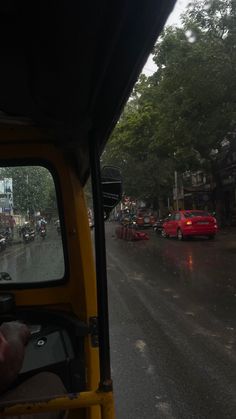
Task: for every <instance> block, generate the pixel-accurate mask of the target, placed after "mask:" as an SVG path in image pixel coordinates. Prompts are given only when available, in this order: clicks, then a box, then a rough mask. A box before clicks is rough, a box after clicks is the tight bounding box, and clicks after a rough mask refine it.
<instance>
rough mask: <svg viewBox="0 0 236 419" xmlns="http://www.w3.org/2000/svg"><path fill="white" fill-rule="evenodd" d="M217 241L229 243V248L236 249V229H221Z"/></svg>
mask: <svg viewBox="0 0 236 419" xmlns="http://www.w3.org/2000/svg"><path fill="white" fill-rule="evenodd" d="M216 239H218V240H219V241H221V242H226V243H228V245H229V246H232V247H235V249H236V227H223V228H221V229H219V231H218V233H217V235H216Z"/></svg>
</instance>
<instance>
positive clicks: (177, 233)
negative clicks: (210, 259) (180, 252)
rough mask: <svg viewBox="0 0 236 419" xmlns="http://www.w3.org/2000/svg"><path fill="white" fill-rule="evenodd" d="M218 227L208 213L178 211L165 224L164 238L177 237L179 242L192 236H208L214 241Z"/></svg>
mask: <svg viewBox="0 0 236 419" xmlns="http://www.w3.org/2000/svg"><path fill="white" fill-rule="evenodd" d="M217 230H218V227H217V222H216V219H215V218H214V217H212V216H211V215H210V214H209V213H208V212H206V211H200V210H182V211H176V212H174V213H173V214H171V216H170V217H169V219H168V220H167V221H165V223H164V224H163V230H162V235H163V236H164V237H177V238H178V239H179V240H184V239H185V238H190V237H192V236H207V237H208V238H209V239H214V237H215V235H216V233H217Z"/></svg>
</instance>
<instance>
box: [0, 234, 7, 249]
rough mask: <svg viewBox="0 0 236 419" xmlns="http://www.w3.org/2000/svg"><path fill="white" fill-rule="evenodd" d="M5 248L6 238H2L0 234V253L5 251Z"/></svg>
mask: <svg viewBox="0 0 236 419" xmlns="http://www.w3.org/2000/svg"><path fill="white" fill-rule="evenodd" d="M6 246H7V243H6V238H5V237H4V235H3V234H0V251H1V252H2V251H3V250H5V249H6Z"/></svg>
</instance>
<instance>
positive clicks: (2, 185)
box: [0, 180, 5, 194]
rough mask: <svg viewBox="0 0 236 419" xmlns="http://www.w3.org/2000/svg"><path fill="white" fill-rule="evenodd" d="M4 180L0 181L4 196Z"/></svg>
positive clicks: (1, 191)
mask: <svg viewBox="0 0 236 419" xmlns="http://www.w3.org/2000/svg"><path fill="white" fill-rule="evenodd" d="M4 185H5V184H4V180H0V194H4V192H5V187H4Z"/></svg>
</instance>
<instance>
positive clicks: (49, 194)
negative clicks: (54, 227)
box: [0, 166, 57, 214]
mask: <svg viewBox="0 0 236 419" xmlns="http://www.w3.org/2000/svg"><path fill="white" fill-rule="evenodd" d="M4 177H7V178H12V181H13V199H14V208H15V210H16V211H17V212H19V213H23V214H26V213H28V212H29V213H30V214H34V212H35V211H41V212H43V211H45V210H48V208H51V209H55V205H56V202H57V201H56V191H55V185H54V181H53V178H52V175H51V174H50V172H49V170H48V169H46V168H44V167H42V166H17V167H5V168H1V169H0V178H4Z"/></svg>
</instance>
